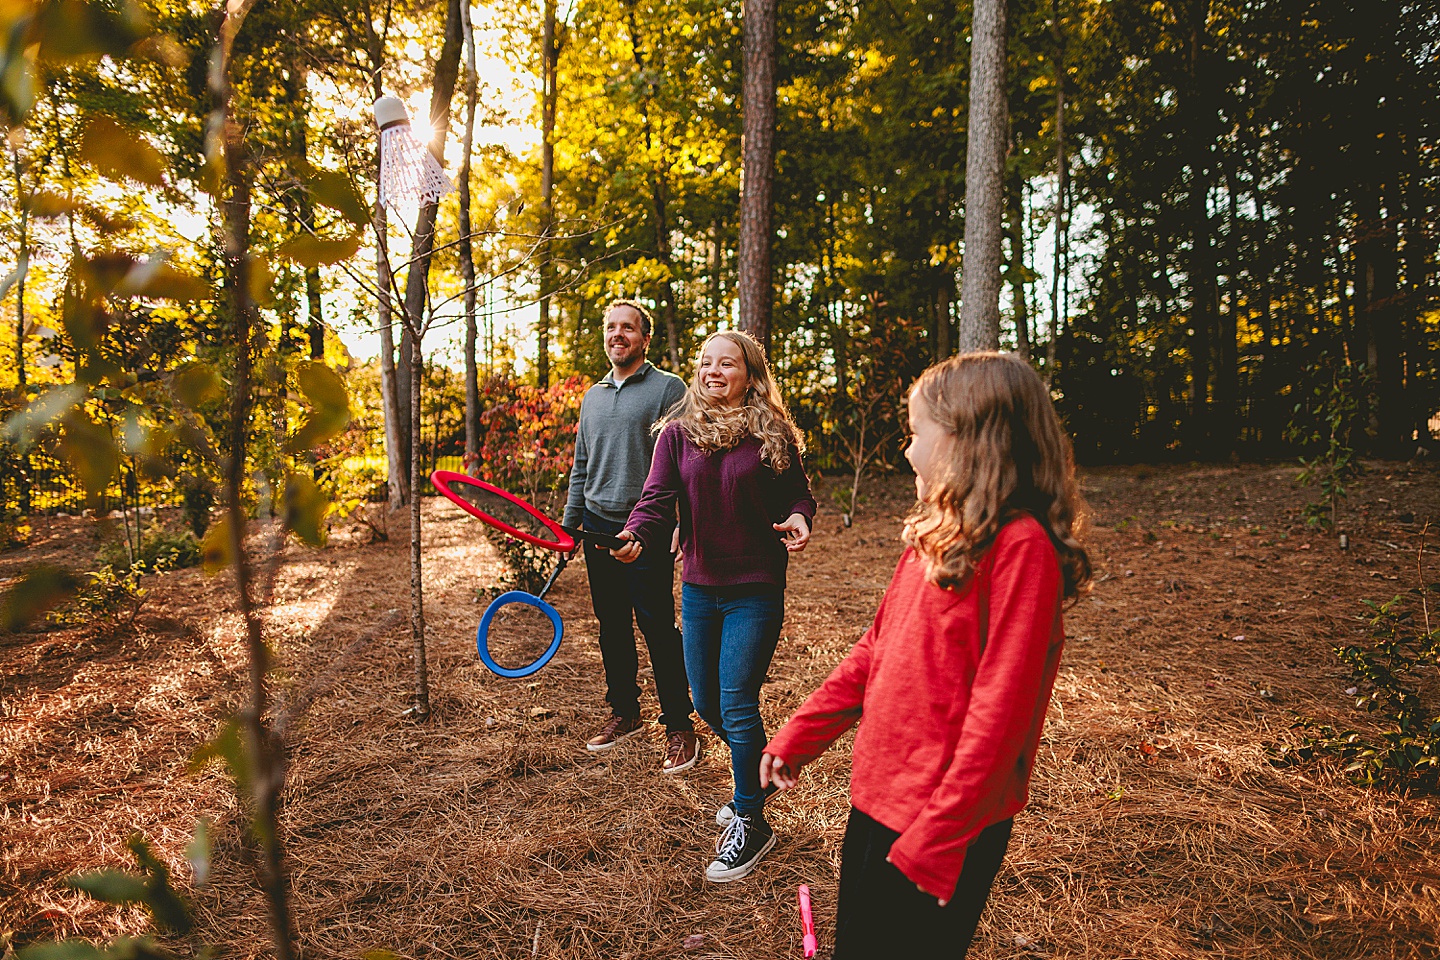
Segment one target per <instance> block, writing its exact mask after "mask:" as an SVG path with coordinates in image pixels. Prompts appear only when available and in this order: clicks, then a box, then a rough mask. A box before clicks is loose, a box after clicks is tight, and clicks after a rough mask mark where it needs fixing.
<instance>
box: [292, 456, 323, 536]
mask: <svg viewBox="0 0 1440 960" xmlns="http://www.w3.org/2000/svg"><path fill="white" fill-rule="evenodd" d="M329 513H330V501H329V499H328V498H326V496H325V494H324V492H323V491H322V490H321V489H320V487H319V485H318V484H317V483H316V482H315V481H314V480H312V479H310V478H309V477H308V476H306V475H305V474H303V473H291V474H287V475H286V477H285V529H286V530H289V531H290V532H291V533H293V534H295V536H297V537H299V538H300V541H301V542H302V543H306V544H309V545H310V546H312V547H323V546H324V545H325V517H326V515H328V514H329Z"/></svg>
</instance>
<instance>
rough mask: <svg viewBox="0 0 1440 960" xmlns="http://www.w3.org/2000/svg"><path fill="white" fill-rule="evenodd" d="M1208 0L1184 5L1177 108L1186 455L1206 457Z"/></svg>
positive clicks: (1212, 314) (1211, 317) (1212, 304)
mask: <svg viewBox="0 0 1440 960" xmlns="http://www.w3.org/2000/svg"><path fill="white" fill-rule="evenodd" d="M1208 8H1209V2H1208V0H1192V2H1191V4H1190V36H1189V44H1190V64H1189V70H1190V75H1189V77H1188V81H1189V89H1188V90H1187V91H1185V94H1184V101H1183V103H1182V104H1181V110H1182V112H1183V114H1184V115H1185V116H1186V117H1188V118H1189V123H1190V137H1189V144H1190V158H1189V163H1190V171H1191V172H1190V196H1189V205H1190V211H1189V212H1190V260H1189V264H1188V268H1187V271H1186V272H1187V273H1188V274H1189V280H1190V337H1189V348H1190V424H1189V428H1188V433H1189V435H1190V444H1191V448H1192V450H1194V451H1195V452H1196V453H1198V454H1199V455H1201V456H1207V457H1208V456H1210V455H1211V454H1212V453H1213V449H1212V431H1211V424H1210V416H1209V403H1210V351H1211V349H1212V344H1213V341H1214V333H1215V327H1216V319H1217V318H1216V312H1217V309H1218V307H1217V304H1216V291H1215V273H1216V271H1215V253H1214V249H1213V247H1212V245H1211V242H1212V228H1211V224H1210V211H1209V209H1208V204H1209V197H1210V180H1209V171H1208V170H1207V166H1206V163H1207V159H1208V158H1207V156H1206V155H1207V154H1208V153H1209V152H1210V150H1211V146H1212V144H1211V138H1210V131H1211V127H1212V123H1211V122H1210V121H1211V120H1212V119H1213V118H1212V117H1208V116H1206V112H1205V108H1204V105H1203V100H1202V97H1203V96H1204V94H1205V92H1206V90H1205V87H1204V83H1205V79H1206V77H1207V76H1208V75H1207V73H1206V71H1205V47H1204V40H1205V36H1206V34H1205V30H1206V12H1207V10H1208Z"/></svg>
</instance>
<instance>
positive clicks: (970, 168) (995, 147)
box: [960, 0, 1010, 353]
mask: <svg viewBox="0 0 1440 960" xmlns="http://www.w3.org/2000/svg"><path fill="white" fill-rule="evenodd" d="M1005 3H1006V0H975V18H974V24H973V27H972V29H971V41H970V119H969V131H968V142H967V143H966V147H965V260H964V264H963V274H964V275H963V278H962V282H961V289H960V352H961V353H968V352H971V351H974V350H996V349H999V347H1000V236H1001V221H1002V219H1003V217H1004V212H1005V191H1004V177H1005V147H1006V144H1007V143H1009V142H1010V118H1009V109H1008V103H1007V100H1006V91H1005V37H1006V29H1005V26H1006V25H1005Z"/></svg>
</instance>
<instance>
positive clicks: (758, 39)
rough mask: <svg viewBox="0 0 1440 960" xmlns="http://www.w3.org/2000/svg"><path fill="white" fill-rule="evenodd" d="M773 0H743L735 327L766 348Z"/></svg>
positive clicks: (771, 292) (769, 293)
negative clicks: (737, 320) (737, 323)
mask: <svg viewBox="0 0 1440 960" xmlns="http://www.w3.org/2000/svg"><path fill="white" fill-rule="evenodd" d="M776 6H777V0H743V3H742V5H741V20H742V27H743V35H742V38H741V47H742V50H743V55H744V56H743V59H744V76H743V82H742V86H741V100H742V111H743V112H742V120H741V126H742V134H741V138H740V139H741V144H740V154H741V161H740V263H739V273H740V276H739V294H740V329H741V330H744V331H745V332H746V333H749V334H750V335H751V336H753V337H754V338H755V339H756V340H758V341H760V345H761V346H763V347H764V348H765V352H766V355H767V356H768V355H769V353H770V316H771V311H772V308H773V302H772V301H773V299H774V296H775V291H774V287H773V285H772V283H771V278H770V245H771V227H770V217H771V212H772V202H771V191H772V189H773V187H774V183H773V181H774V172H775V16H776Z"/></svg>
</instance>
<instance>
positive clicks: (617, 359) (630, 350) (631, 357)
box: [610, 346, 645, 367]
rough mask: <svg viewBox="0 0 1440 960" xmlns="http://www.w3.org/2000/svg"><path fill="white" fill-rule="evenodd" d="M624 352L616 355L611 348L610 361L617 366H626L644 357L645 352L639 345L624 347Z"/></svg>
mask: <svg viewBox="0 0 1440 960" xmlns="http://www.w3.org/2000/svg"><path fill="white" fill-rule="evenodd" d="M624 349H625V352H624V353H623V354H620V355H618V356H617V355H616V354H615V353H614V352H613V350H612V352H611V354H610V363H611V364H612V365H614V366H617V367H628V366H630V365H631V364H632V363H634V362H635V361H637V360H641V359H644V357H645V352H644V351H643V350H642V349H641V348H640V347H629V346H627V347H625V348H624Z"/></svg>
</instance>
